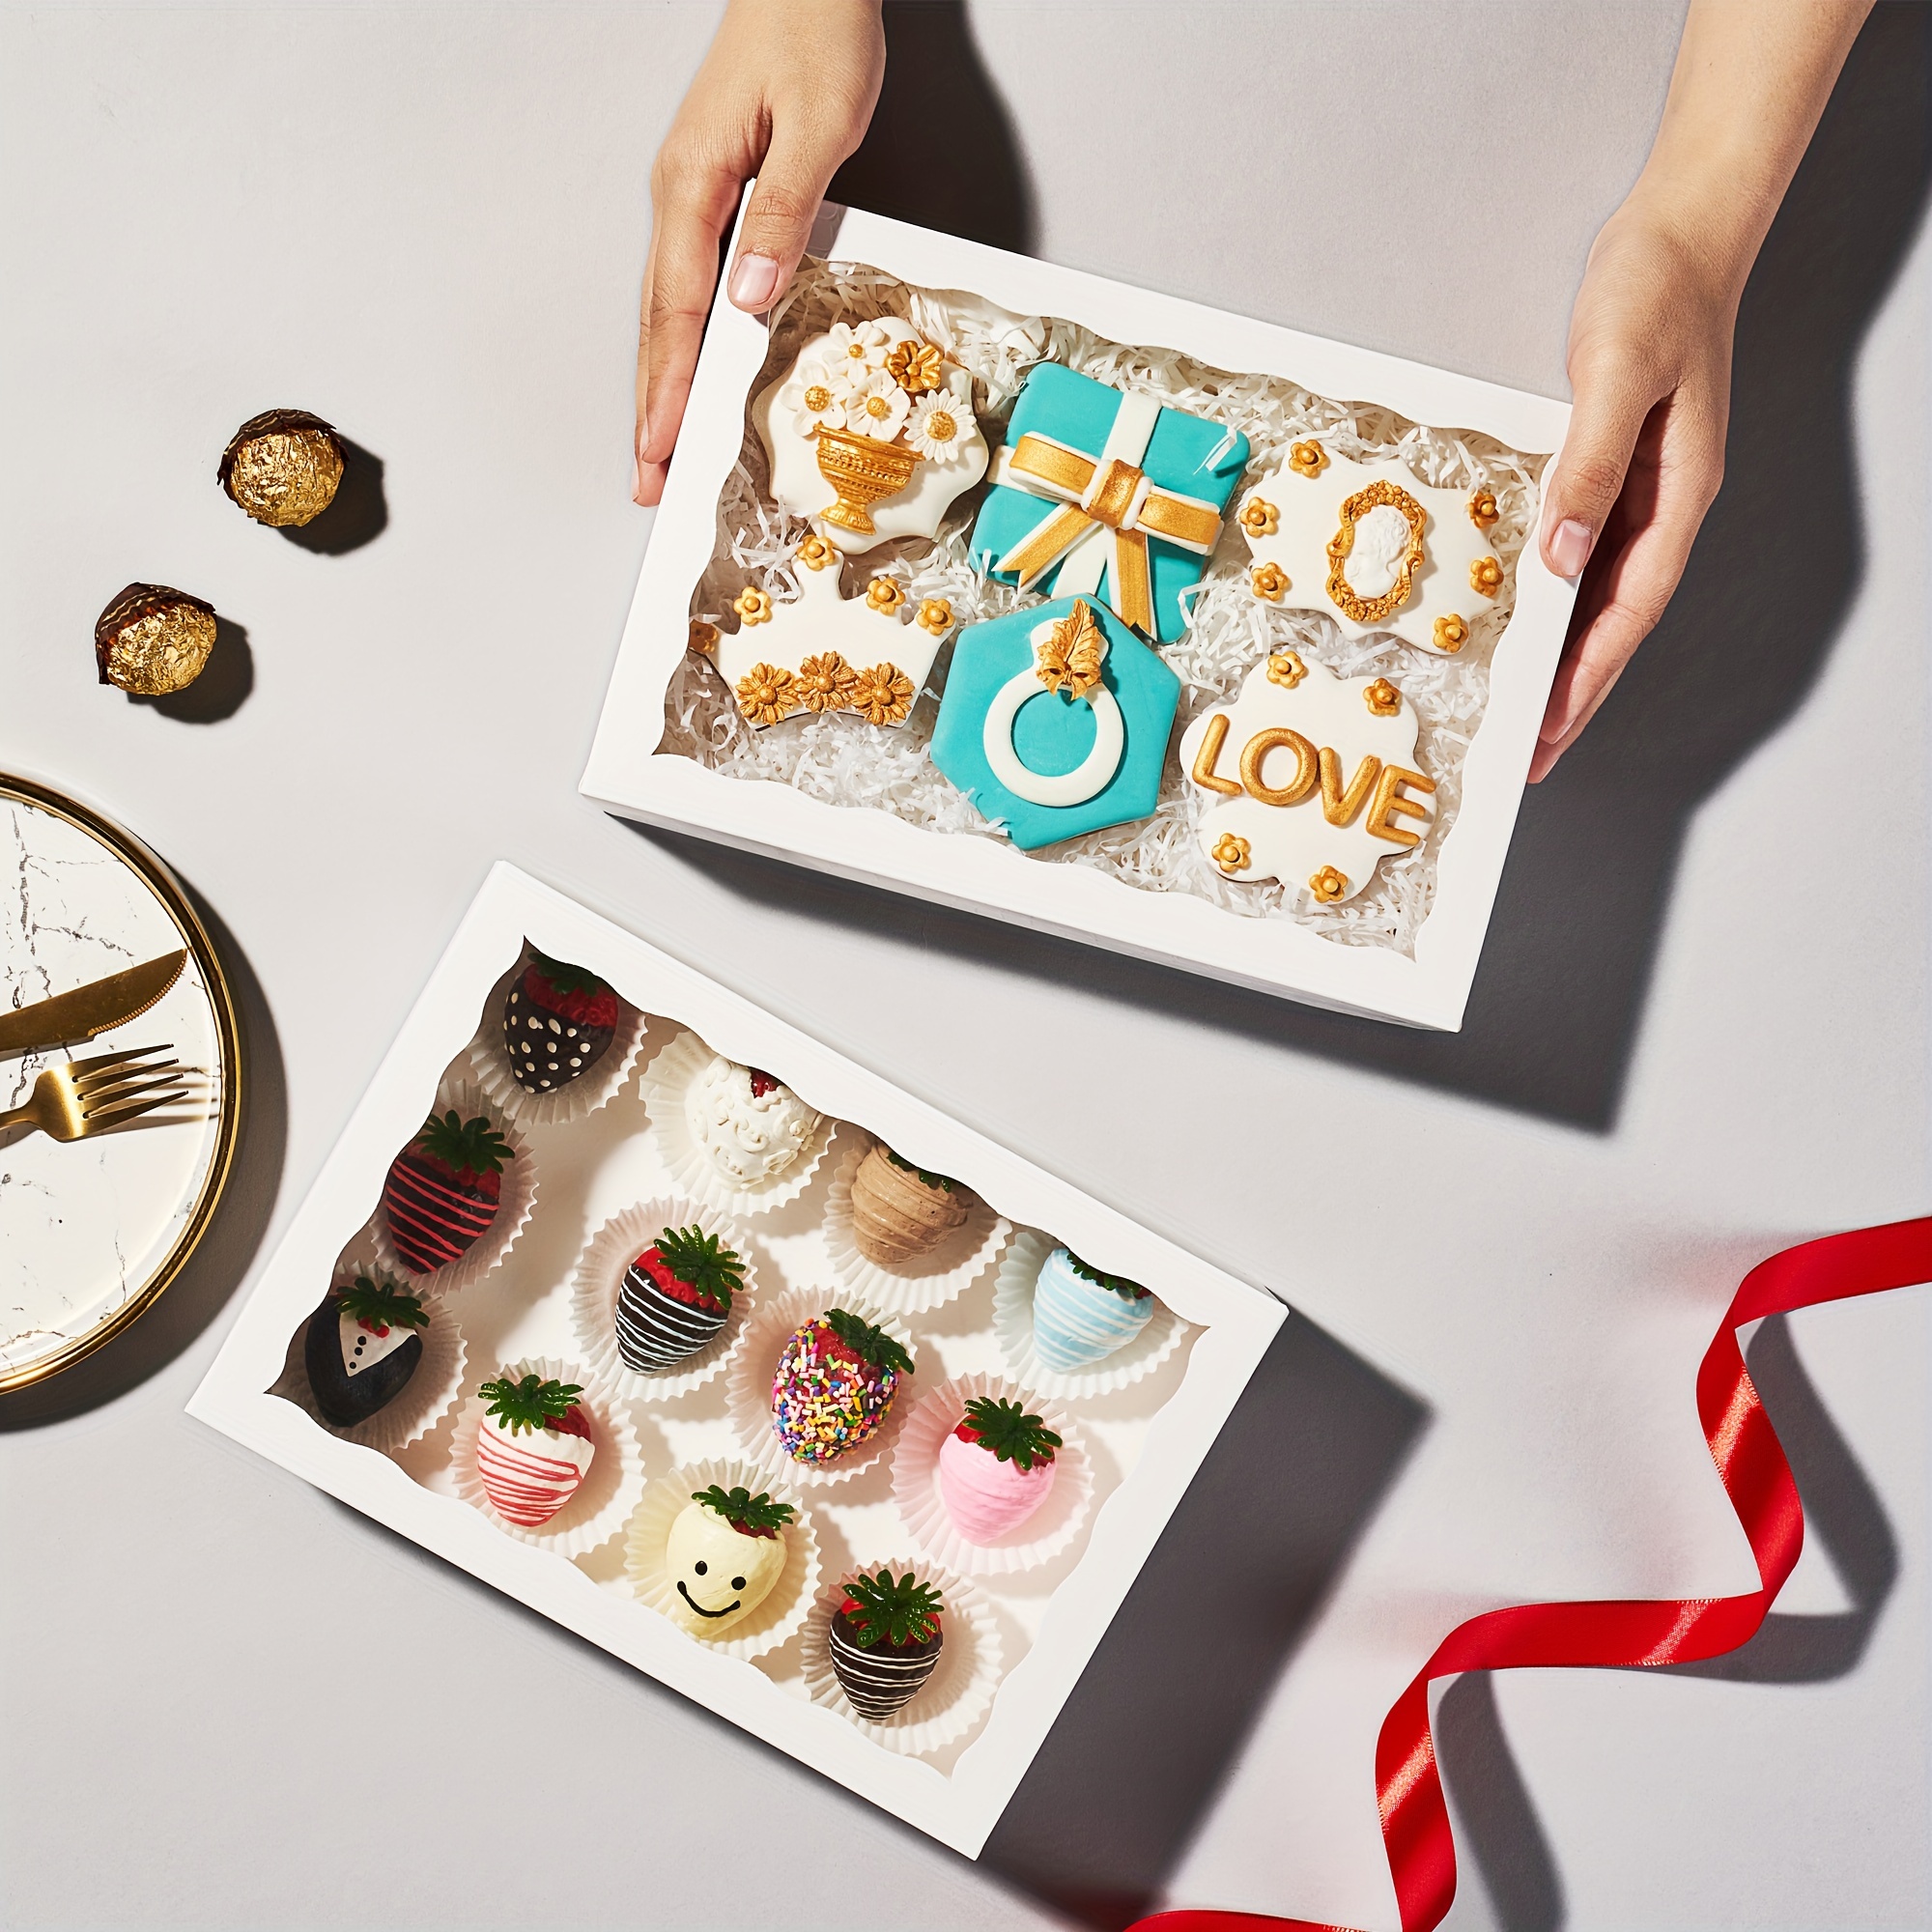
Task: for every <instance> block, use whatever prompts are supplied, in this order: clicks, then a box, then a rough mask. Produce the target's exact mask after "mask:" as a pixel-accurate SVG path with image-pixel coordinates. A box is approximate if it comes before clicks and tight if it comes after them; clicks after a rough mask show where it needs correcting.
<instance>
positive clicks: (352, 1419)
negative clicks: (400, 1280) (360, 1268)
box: [302, 1274, 430, 1429]
mask: <svg viewBox="0 0 1932 1932" xmlns="http://www.w3.org/2000/svg"><path fill="white" fill-rule="evenodd" d="M429 1320H430V1318H429V1313H428V1311H427V1310H426V1309H425V1308H424V1307H423V1304H422V1297H421V1296H420V1295H415V1294H412V1293H410V1292H409V1291H408V1290H407V1289H405V1288H402V1287H400V1286H398V1285H397V1284H396V1283H395V1282H392V1281H390V1280H388V1279H387V1278H386V1277H384V1278H381V1279H377V1278H374V1277H372V1276H369V1275H366V1274H358V1275H357V1276H356V1277H355V1280H354V1281H353V1282H350V1283H348V1284H347V1285H346V1286H343V1287H338V1288H331V1289H330V1290H329V1291H328V1293H327V1294H326V1295H324V1296H323V1298H322V1306H321V1307H320V1308H318V1309H317V1310H316V1311H315V1313H314V1314H313V1315H311V1316H310V1317H309V1318H308V1333H307V1335H306V1336H305V1337H304V1339H303V1342H302V1364H303V1366H304V1367H305V1368H306V1369H307V1371H308V1385H309V1390H310V1392H311V1393H312V1394H313V1395H314V1397H315V1406H316V1407H318V1408H319V1409H321V1411H322V1413H323V1418H324V1420H325V1421H327V1422H329V1423H332V1424H333V1425H334V1426H335V1427H336V1428H337V1429H353V1428H355V1425H356V1424H357V1423H358V1422H366V1421H367V1420H368V1419H369V1418H370V1416H372V1415H374V1414H375V1413H376V1411H377V1410H378V1409H379V1408H384V1407H386V1406H388V1405H389V1404H390V1403H392V1402H393V1401H395V1399H396V1398H397V1396H399V1395H401V1394H402V1392H403V1389H404V1386H405V1385H406V1384H407V1383H408V1381H409V1379H410V1378H411V1377H412V1376H413V1375H414V1374H415V1372H416V1369H417V1367H418V1365H419V1364H420V1363H421V1361H422V1354H423V1345H422V1330H423V1329H425V1328H427V1327H428V1326H429Z"/></svg>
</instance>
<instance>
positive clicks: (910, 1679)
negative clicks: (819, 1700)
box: [827, 1568, 946, 1719]
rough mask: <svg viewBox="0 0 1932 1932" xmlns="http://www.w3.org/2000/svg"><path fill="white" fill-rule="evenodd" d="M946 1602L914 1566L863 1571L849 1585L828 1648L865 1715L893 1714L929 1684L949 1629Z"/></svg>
mask: <svg viewBox="0 0 1932 1932" xmlns="http://www.w3.org/2000/svg"><path fill="white" fill-rule="evenodd" d="M945 1607H946V1605H945V1603H944V1601H943V1600H942V1599H941V1597H940V1594H939V1592H938V1591H937V1590H936V1589H934V1588H933V1587H932V1585H931V1584H929V1583H922V1582H921V1581H920V1580H919V1578H918V1577H915V1576H914V1575H913V1574H912V1572H911V1571H910V1570H908V1571H907V1572H906V1574H905V1575H904V1576H903V1577H895V1576H894V1575H893V1573H892V1571H891V1569H890V1568H887V1569H882V1570H881V1571H880V1572H879V1574H878V1575H877V1576H876V1577H868V1576H867V1575H866V1573H865V1572H864V1571H863V1570H862V1571H861V1572H860V1573H859V1575H858V1576H856V1577H853V1578H852V1580H851V1581H850V1582H849V1583H847V1584H846V1585H845V1597H844V1601H843V1602H842V1603H840V1604H839V1605H838V1609H836V1610H835V1611H834V1612H833V1614H832V1627H831V1629H830V1630H829V1631H828V1632H827V1639H828V1644H827V1647H828V1648H829V1649H830V1651H831V1653H832V1668H833V1669H834V1670H835V1671H836V1672H837V1673H838V1683H839V1687H840V1688H841V1689H842V1690H844V1692H845V1695H846V1696H847V1697H848V1698H849V1699H850V1700H851V1704H852V1708H853V1709H854V1710H855V1711H857V1712H858V1714H859V1715H860V1717H862V1718H871V1719H880V1718H890V1717H891V1716H892V1715H893V1714H894V1713H895V1711H899V1710H902V1709H903V1708H904V1707H905V1706H906V1705H907V1704H909V1703H910V1702H911V1701H912V1700H913V1698H914V1697H915V1696H916V1695H917V1694H918V1693H919V1691H920V1690H922V1689H923V1687H924V1684H925V1681H926V1679H927V1678H928V1677H930V1676H931V1675H932V1673H933V1671H934V1669H935V1668H936V1667H937V1666H938V1663H939V1652H940V1648H941V1646H942V1645H943V1644H944V1643H945V1641H946V1634H945V1633H944V1632H943V1631H942V1630H941V1629H940V1627H939V1619H940V1613H941V1612H942V1611H943V1610H944V1609H945Z"/></svg>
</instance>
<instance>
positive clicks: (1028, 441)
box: [993, 431, 1221, 637]
mask: <svg viewBox="0 0 1932 1932" xmlns="http://www.w3.org/2000/svg"><path fill="white" fill-rule="evenodd" d="M998 480H999V481H1000V482H1002V483H1005V484H1008V485H1009V486H1010V487H1011V488H1013V489H1016V490H1024V491H1026V492H1027V493H1028V494H1029V495H1031V496H1035V497H1055V498H1058V499H1059V500H1060V502H1061V504H1062V507H1061V508H1060V509H1058V510H1056V511H1054V512H1053V514H1052V515H1051V516H1049V517H1048V518H1047V519H1046V521H1045V522H1044V523H1042V524H1040V525H1038V526H1037V527H1036V528H1034V529H1033V530H1031V531H1029V532H1028V533H1027V535H1026V536H1024V537H1022V538H1021V539H1020V541H1019V542H1018V543H1016V544H1015V545H1014V546H1013V547H1012V549H1011V550H1009V552H1008V553H1007V554H1006V555H1005V556H1003V557H1001V558H1000V560H999V562H997V563H996V564H994V566H993V568H994V569H995V570H997V571H1002V572H1005V571H1009V570H1010V571H1016V572H1018V574H1019V580H1020V587H1021V588H1022V589H1025V588H1026V586H1027V585H1028V584H1030V583H1031V582H1033V581H1034V580H1035V579H1036V578H1037V577H1040V576H1043V575H1044V574H1045V573H1046V572H1047V571H1049V570H1051V569H1052V568H1053V566H1054V565H1055V564H1056V563H1058V562H1059V561H1060V560H1061V558H1062V557H1064V556H1065V554H1066V553H1067V552H1068V551H1070V550H1071V549H1072V548H1073V546H1074V545H1075V544H1077V543H1078V542H1079V541H1080V539H1081V538H1082V537H1084V536H1085V535H1086V534H1087V532H1088V531H1089V530H1092V529H1094V528H1096V527H1103V528H1106V529H1110V530H1112V531H1113V533H1114V556H1113V578H1114V596H1113V605H1114V609H1115V610H1116V611H1119V612H1120V613H1121V615H1122V617H1123V618H1125V619H1126V621H1127V622H1128V623H1129V624H1131V625H1133V627H1134V628H1135V629H1136V630H1138V631H1144V632H1146V633H1147V635H1148V636H1150V637H1152V636H1155V635H1157V634H1156V631H1155V627H1154V621H1153V582H1152V579H1151V575H1150V572H1149V568H1148V547H1147V546H1148V538H1149V537H1150V536H1156V537H1159V538H1161V539H1162V540H1163V541H1164V542H1167V543H1171V544H1179V546H1180V548H1181V549H1182V550H1191V551H1193V552H1194V553H1195V554H1196V555H1198V556H1206V555H1207V554H1208V552H1209V551H1211V550H1212V549H1213V548H1214V544H1215V540H1216V539H1217V538H1218V537H1219V536H1220V534H1221V513H1220V511H1219V510H1217V509H1216V508H1215V507H1214V505H1213V504H1212V503H1209V502H1206V501H1204V500H1203V499H1202V498H1201V497H1183V496H1181V495H1180V494H1179V492H1177V491H1173V490H1163V489H1162V488H1160V487H1159V486H1158V485H1157V484H1154V483H1151V482H1149V480H1148V477H1147V473H1146V471H1145V470H1142V469H1137V468H1135V466H1134V465H1133V464H1131V463H1123V462H1122V461H1121V459H1120V458H1119V457H1109V458H1107V459H1106V461H1105V462H1104V463H1102V462H1099V461H1097V460H1096V459H1094V457H1091V456H1088V455H1086V454H1084V453H1083V452H1082V451H1080V450H1077V449H1072V448H1069V447H1068V446H1067V445H1066V444H1065V443H1064V442H1056V441H1055V440H1053V438H1052V437H1049V436H1040V435H1038V434H1037V433H1035V432H1031V431H1030V432H1029V433H1028V434H1027V435H1025V436H1023V437H1021V438H1020V440H1019V441H1018V442H1017V443H1016V444H1014V445H1013V446H1012V448H1011V449H1010V450H1009V452H1008V453H1007V455H1006V458H1005V462H1004V465H1003V467H1002V469H1001V473H1000V476H999V479H998Z"/></svg>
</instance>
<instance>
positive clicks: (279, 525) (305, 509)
mask: <svg viewBox="0 0 1932 1932" xmlns="http://www.w3.org/2000/svg"><path fill="white" fill-rule="evenodd" d="M214 473H215V475H216V477H217V478H218V479H219V480H220V483H221V487H222V488H223V489H224V490H226V491H227V492H228V494H229V496H230V497H233V498H234V499H235V501H236V502H237V503H239V504H240V505H241V508H242V509H244V510H246V511H247V512H248V514H249V515H250V516H251V517H253V518H254V520H255V521H256V522H257V523H258V524H269V525H270V526H273V527H274V528H276V529H290V528H294V527H296V526H299V525H301V524H312V523H313V522H314V521H315V520H316V518H318V517H319V516H321V515H322V513H323V512H324V511H325V510H326V509H327V508H328V506H329V504H330V503H332V502H333V501H334V500H335V492H336V489H337V487H338V486H339V485H340V484H341V482H342V440H341V438H340V437H338V436H337V435H336V433H335V432H334V430H332V429H331V428H330V427H329V426H328V424H327V423H326V422H324V421H323V419H322V418H321V417H320V416H312V415H310V414H309V412H307V411H306V410H264V411H263V412H262V413H261V414H260V415H258V416H250V417H249V418H248V420H247V421H246V422H244V423H243V424H242V425H241V428H240V429H238V430H237V431H236V432H235V434H234V436H233V437H231V438H230V439H229V442H228V447H227V448H226V449H224V450H223V451H222V452H221V464H220V467H219V468H218V469H216V470H215V472H214Z"/></svg>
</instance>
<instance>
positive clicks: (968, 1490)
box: [939, 1395, 1065, 1545]
mask: <svg viewBox="0 0 1932 1932" xmlns="http://www.w3.org/2000/svg"><path fill="white" fill-rule="evenodd" d="M1064 1446H1065V1445H1064V1444H1063V1443H1062V1441H1061V1439H1060V1437H1059V1436H1058V1435H1055V1434H1054V1433H1053V1431H1052V1430H1050V1429H1049V1428H1048V1427H1047V1426H1046V1424H1045V1423H1044V1422H1043V1421H1041V1420H1040V1418H1039V1417H1038V1416H1037V1415H1030V1414H1029V1413H1028V1412H1027V1410H1026V1409H1024V1408H1023V1407H1022V1406H1020V1405H1019V1404H1018V1403H1016V1402H1008V1401H1005V1400H1004V1399H1002V1398H999V1397H995V1396H989V1395H976V1396H975V1397H973V1399H972V1400H971V1401H970V1402H968V1403H967V1405H966V1413H965V1415H964V1416H963V1417H962V1418H961V1420H960V1423H959V1426H958V1428H956V1429H955V1430H953V1432H952V1435H949V1436H948V1437H947V1438H946V1440H945V1441H944V1442H942V1443H941V1444H940V1445H939V1494H940V1498H941V1500H942V1501H944V1503H945V1504H946V1513H947V1515H948V1516H950V1517H951V1518H952V1526H953V1528H954V1529H956V1530H957V1531H958V1532H959V1534H960V1535H961V1536H963V1537H964V1538H965V1539H966V1541H967V1542H968V1543H976V1544H981V1545H983V1544H988V1543H995V1542H997V1541H998V1540H999V1539H1000V1538H1001V1537H1003V1536H1005V1535H1006V1534H1007V1533H1008V1531H1009V1530H1013V1529H1017V1528H1018V1527H1019V1526H1020V1524H1021V1523H1023V1522H1024V1521H1026V1520H1027V1519H1028V1518H1029V1517H1030V1516H1032V1515H1033V1513H1034V1512H1035V1511H1036V1510H1037V1509H1038V1508H1039V1506H1040V1504H1041V1503H1043V1502H1045V1500H1046V1498H1047V1492H1049V1491H1050V1490H1051V1489H1052V1488H1053V1479H1054V1476H1055V1475H1056V1473H1057V1472H1058V1470H1059V1463H1057V1461H1056V1460H1055V1458H1056V1456H1057V1454H1058V1452H1059V1451H1060V1450H1061V1448H1063V1447H1064Z"/></svg>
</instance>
